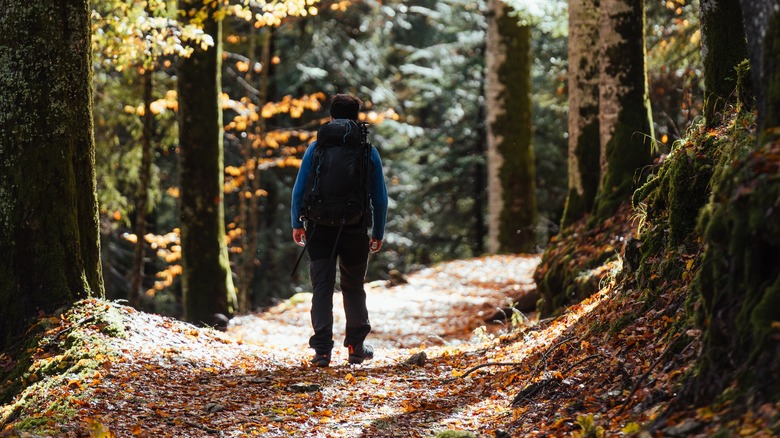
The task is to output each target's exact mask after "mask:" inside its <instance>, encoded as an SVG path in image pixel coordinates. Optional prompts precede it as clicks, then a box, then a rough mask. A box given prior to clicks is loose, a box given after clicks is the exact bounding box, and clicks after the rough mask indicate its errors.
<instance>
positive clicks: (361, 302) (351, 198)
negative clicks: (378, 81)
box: [291, 94, 387, 367]
mask: <svg viewBox="0 0 780 438" xmlns="http://www.w3.org/2000/svg"><path fill="white" fill-rule="evenodd" d="M362 105H363V102H362V101H361V100H360V99H358V98H356V97H354V96H351V95H347V94H337V95H335V96H334V97H333V98H332V99H331V105H330V116H331V121H330V122H328V123H326V124H324V125H322V127H320V129H319V131H318V133H317V141H315V142H314V143H312V144H311V146H309V148H308V149H307V150H306V153H305V154H304V155H303V161H302V162H301V168H300V170H299V171H298V177H297V178H296V179H295V186H294V188H293V194H292V207H291V215H292V228H293V232H292V236H293V241H295V243H296V244H298V245H299V246H304V247H305V250H308V253H309V274H310V276H311V283H312V292H313V297H312V303H311V324H312V328H313V329H314V335H312V336H311V338H309V346H310V347H311V348H313V349H314V357H312V359H311V361H310V363H311V364H313V365H315V366H318V367H327V366H329V365H330V358H331V350H332V349H333V290H334V287H335V283H336V260H338V267H339V273H340V278H341V291H342V295H343V300H344V313H345V314H346V318H347V323H346V337H345V339H344V346H345V347H347V348H348V349H349V363H352V364H359V363H362V362H363V361H364V360H366V359H371V358H373V357H374V350H373V348H372V347H371V346H370V345H366V344H365V343H364V341H365V339H366V336H367V335H368V333H369V332H370V331H371V324H370V323H369V320H368V310H367V309H366V292H365V289H364V288H363V282H364V280H365V275H366V268H367V266H368V254H369V251H370V252H372V253H375V252H377V251H379V249H380V248H381V247H382V239H383V236H384V228H385V219H386V214H387V188H386V187H385V179H384V175H383V172H382V161H381V159H380V157H379V152H378V151H377V150H376V148H375V147H373V146H372V145H371V144H370V143H368V141H367V139H366V136H367V127H366V124H364V123H360V122H358V113H359V111H360V108H361V107H362ZM369 228H370V229H371V235H370V237H369V235H368V229H369Z"/></svg>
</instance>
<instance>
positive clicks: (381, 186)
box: [371, 147, 387, 240]
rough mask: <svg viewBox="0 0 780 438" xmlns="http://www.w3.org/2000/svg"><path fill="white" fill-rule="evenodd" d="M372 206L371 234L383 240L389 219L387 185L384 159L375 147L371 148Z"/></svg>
mask: <svg viewBox="0 0 780 438" xmlns="http://www.w3.org/2000/svg"><path fill="white" fill-rule="evenodd" d="M371 164H372V166H371V168H372V170H371V207H372V210H373V212H374V214H373V226H372V229H371V235H372V236H373V237H374V238H376V239H378V240H382V239H383V238H384V235H385V223H386V221H387V186H386V185H385V175H384V171H383V170H382V159H381V158H380V157H379V151H377V150H376V148H375V147H372V148H371Z"/></svg>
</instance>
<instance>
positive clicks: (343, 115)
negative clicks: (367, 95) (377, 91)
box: [330, 94, 363, 120]
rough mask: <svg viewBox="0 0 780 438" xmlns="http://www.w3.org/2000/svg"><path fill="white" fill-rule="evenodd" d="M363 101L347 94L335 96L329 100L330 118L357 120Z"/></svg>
mask: <svg viewBox="0 0 780 438" xmlns="http://www.w3.org/2000/svg"><path fill="white" fill-rule="evenodd" d="M362 106H363V101H361V100H360V99H358V98H357V97H355V96H351V95H349V94H337V95H335V96H333V98H332V99H331V100H330V116H331V117H333V118H334V119H349V120H357V119H358V111H360V107H362Z"/></svg>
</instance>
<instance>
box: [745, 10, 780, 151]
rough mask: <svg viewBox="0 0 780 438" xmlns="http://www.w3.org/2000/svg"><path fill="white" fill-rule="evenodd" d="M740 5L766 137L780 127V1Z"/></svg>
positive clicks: (761, 126) (776, 134) (760, 119)
mask: <svg viewBox="0 0 780 438" xmlns="http://www.w3.org/2000/svg"><path fill="white" fill-rule="evenodd" d="M740 4H741V5H742V16H743V17H744V21H745V33H746V35H747V46H748V51H749V54H750V72H751V76H752V77H753V89H754V90H755V95H756V106H757V109H758V128H759V129H758V132H760V133H761V136H764V135H766V134H767V133H768V132H769V131H768V129H767V128H772V127H777V126H778V125H779V124H780V122H779V121H780V109H779V108H778V107H777V98H776V96H777V94H778V93H780V91H778V90H779V89H780V78H778V75H779V74H780V73H778V68H777V67H778V65H777V62H778V61H777V56H776V53H777V50H778V49H779V48H780V47H778V46H779V45H780V42H778V37H777V26H778V25H780V22H778V21H779V20H778V18H777V12H778V9H780V1H778V0H740ZM772 103H774V105H772ZM767 118H769V120H767ZM778 135H780V133H777V132H775V133H774V134H773V136H778ZM759 140H761V139H760V138H759Z"/></svg>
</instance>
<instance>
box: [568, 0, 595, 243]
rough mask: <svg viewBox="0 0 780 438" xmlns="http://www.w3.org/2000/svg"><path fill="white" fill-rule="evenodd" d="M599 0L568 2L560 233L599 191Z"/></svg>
mask: <svg viewBox="0 0 780 438" xmlns="http://www.w3.org/2000/svg"><path fill="white" fill-rule="evenodd" d="M598 42H599V0H570V1H569V159H568V163H569V194H568V196H567V198H566V206H565V209H564V212H563V218H562V219H561V227H560V228H561V231H562V232H564V231H565V229H566V228H567V227H568V226H570V225H571V224H572V223H574V222H576V221H577V220H579V219H581V218H582V217H583V216H584V215H585V213H587V212H590V211H591V209H592V208H593V200H594V199H595V198H596V192H597V191H598V187H599V175H600V167H599V166H600V165H599V154H600V144H599V57H598V56H593V53H592V52H591V49H592V48H593V47H598Z"/></svg>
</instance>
